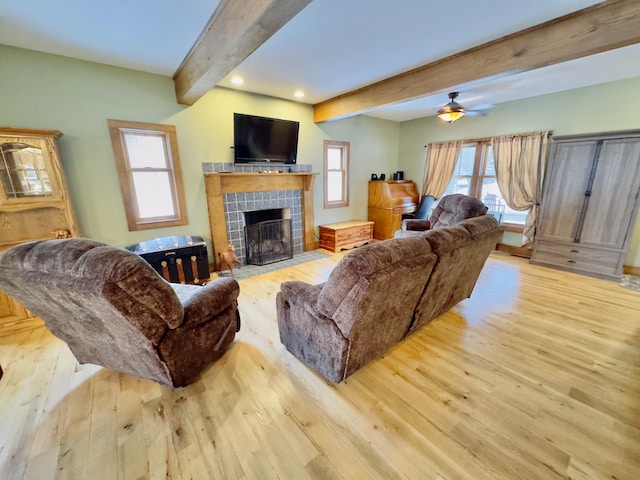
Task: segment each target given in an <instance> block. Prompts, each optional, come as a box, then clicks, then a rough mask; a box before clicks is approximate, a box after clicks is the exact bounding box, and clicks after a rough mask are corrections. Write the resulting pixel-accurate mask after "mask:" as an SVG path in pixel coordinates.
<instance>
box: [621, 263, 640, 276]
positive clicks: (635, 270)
mask: <svg viewBox="0 0 640 480" xmlns="http://www.w3.org/2000/svg"><path fill="white" fill-rule="evenodd" d="M622 273H624V274H625V275H637V276H639V277H640V267H634V266H633V265H624V266H623V267H622Z"/></svg>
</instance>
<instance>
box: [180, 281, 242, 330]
mask: <svg viewBox="0 0 640 480" xmlns="http://www.w3.org/2000/svg"><path fill="white" fill-rule="evenodd" d="M171 286H172V287H173V289H174V290H175V292H176V294H177V295H178V298H179V299H180V301H181V302H182V305H183V307H184V321H183V322H182V324H181V325H180V327H185V326H193V325H199V324H201V323H205V322H207V321H208V320H210V319H211V318H213V317H215V316H216V315H218V314H219V313H220V312H222V311H223V310H225V309H226V308H228V307H229V306H230V305H232V304H233V303H234V302H236V301H237V299H238V295H239V294H240V285H238V282H237V281H235V280H234V279H233V278H219V279H217V280H214V281H213V282H210V283H207V284H206V285H204V286H197V285H181V284H175V283H172V284H171Z"/></svg>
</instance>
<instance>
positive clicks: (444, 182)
mask: <svg viewBox="0 0 640 480" xmlns="http://www.w3.org/2000/svg"><path fill="white" fill-rule="evenodd" d="M462 143H463V142H462V140H460V141H456V142H443V143H430V144H429V147H428V148H427V158H426V160H425V164H424V179H423V180H422V195H421V196H425V195H433V197H434V198H436V199H438V198H440V197H441V196H442V194H443V193H444V192H445V190H446V189H447V186H448V185H449V182H450V181H451V177H452V176H453V170H454V169H455V167H456V162H457V161H458V157H459V156H460V151H461V150H462Z"/></svg>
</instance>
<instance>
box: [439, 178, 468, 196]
mask: <svg viewBox="0 0 640 480" xmlns="http://www.w3.org/2000/svg"><path fill="white" fill-rule="evenodd" d="M470 189H471V179H470V178H469V177H452V178H451V181H450V182H449V186H448V187H447V190H446V191H445V192H444V195H452V194H454V193H462V194H464V195H469V190H470ZM444 195H443V196H444Z"/></svg>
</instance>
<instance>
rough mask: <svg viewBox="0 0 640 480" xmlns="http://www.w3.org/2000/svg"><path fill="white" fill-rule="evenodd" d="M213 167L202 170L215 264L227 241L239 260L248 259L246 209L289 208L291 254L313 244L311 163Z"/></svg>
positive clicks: (247, 211)
mask: <svg viewBox="0 0 640 480" xmlns="http://www.w3.org/2000/svg"><path fill="white" fill-rule="evenodd" d="M204 167H205V164H203V169H204ZM207 167H208V165H207ZM212 167H213V171H212V170H211V169H209V168H207V169H206V170H205V173H204V180H205V189H206V192H207V205H208V209H209V225H210V227H211V241H212V244H213V249H212V250H213V252H212V253H213V260H214V268H216V269H217V268H219V264H218V254H219V252H225V251H226V250H227V244H229V243H231V244H233V245H234V247H235V249H236V255H237V256H238V258H239V259H240V261H241V262H242V263H247V262H246V250H247V248H246V242H245V235H244V227H245V213H249V212H253V211H256V210H261V209H273V208H275V209H279V208H288V209H289V210H290V214H289V215H288V219H290V221H291V230H292V238H293V254H294V255H295V254H297V253H302V252H303V251H305V250H313V249H314V248H316V245H315V236H314V223H313V217H314V215H313V183H314V180H315V176H316V174H315V173H312V172H311V171H310V170H311V166H310V165H297V166H295V167H296V168H297V169H299V171H293V172H291V173H288V172H287V173H261V172H258V171H242V172H238V171H233V172H228V171H227V170H224V169H225V168H232V167H234V166H233V165H229V164H212ZM217 167H218V168H222V169H220V170H218V168H217ZM236 167H237V166H236ZM244 168H246V167H244ZM303 169H304V170H305V171H303Z"/></svg>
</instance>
